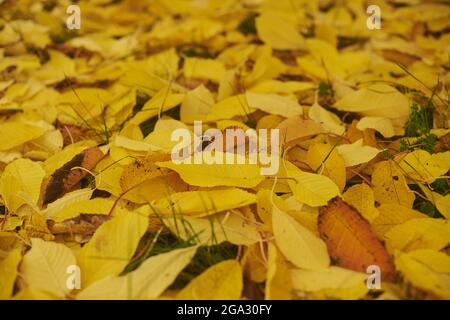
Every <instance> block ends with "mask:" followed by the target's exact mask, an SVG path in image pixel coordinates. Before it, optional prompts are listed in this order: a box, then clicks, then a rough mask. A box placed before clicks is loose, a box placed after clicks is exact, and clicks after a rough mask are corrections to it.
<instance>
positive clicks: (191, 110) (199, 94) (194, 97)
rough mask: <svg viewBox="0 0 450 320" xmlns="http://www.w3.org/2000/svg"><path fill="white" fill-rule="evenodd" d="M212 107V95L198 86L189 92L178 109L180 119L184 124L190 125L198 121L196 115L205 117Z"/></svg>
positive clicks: (201, 86) (204, 88)
mask: <svg viewBox="0 0 450 320" xmlns="http://www.w3.org/2000/svg"><path fill="white" fill-rule="evenodd" d="M213 105H214V98H213V95H212V93H211V92H210V91H209V90H208V89H207V88H206V87H205V86H204V85H200V86H198V87H197V88H195V89H194V90H191V91H189V92H188V93H187V94H186V96H185V98H184V100H183V103H182V104H181V107H180V119H181V121H183V122H185V123H192V122H194V121H195V120H197V119H198V115H207V114H208V113H209V111H210V110H211V108H212V106H213Z"/></svg>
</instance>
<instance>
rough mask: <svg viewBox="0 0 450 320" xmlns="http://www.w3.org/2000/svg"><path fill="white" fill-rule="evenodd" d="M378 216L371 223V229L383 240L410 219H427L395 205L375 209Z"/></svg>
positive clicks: (383, 205)
mask: <svg viewBox="0 0 450 320" xmlns="http://www.w3.org/2000/svg"><path fill="white" fill-rule="evenodd" d="M377 210H378V213H379V215H378V216H377V217H376V218H375V219H374V220H373V221H372V222H371V224H372V229H373V231H375V233H376V234H377V235H378V237H380V238H383V237H384V234H385V233H386V232H388V231H389V230H390V229H392V228H393V227H395V226H397V225H400V224H402V223H404V222H406V221H408V220H411V219H420V218H427V216H426V215H424V214H423V213H421V212H419V211H416V210H413V209H410V208H408V207H404V206H401V205H399V204H395V203H387V204H382V205H381V206H379V207H378V208H377Z"/></svg>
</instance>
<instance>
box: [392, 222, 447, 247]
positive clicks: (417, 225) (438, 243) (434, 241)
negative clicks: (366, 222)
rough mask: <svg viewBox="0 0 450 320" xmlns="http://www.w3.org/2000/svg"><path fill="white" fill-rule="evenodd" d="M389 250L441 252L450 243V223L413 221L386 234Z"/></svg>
mask: <svg viewBox="0 0 450 320" xmlns="http://www.w3.org/2000/svg"><path fill="white" fill-rule="evenodd" d="M384 239H385V240H386V243H387V245H388V248H390V249H391V251H393V249H397V250H402V251H411V250H417V249H432V250H437V251H439V250H441V249H443V248H445V247H446V246H447V245H448V244H449V243H450V222H449V221H448V220H443V219H432V218H422V219H411V220H408V221H406V222H404V223H402V224H400V225H397V226H395V227H393V228H391V229H390V230H389V231H387V232H386V233H385V234H384Z"/></svg>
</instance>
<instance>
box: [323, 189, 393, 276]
mask: <svg viewBox="0 0 450 320" xmlns="http://www.w3.org/2000/svg"><path fill="white" fill-rule="evenodd" d="M319 233H320V236H321V238H322V239H323V240H324V241H325V243H326V244H327V247H328V253H329V254H330V257H331V258H332V260H334V261H336V263H337V264H338V265H339V266H341V267H344V268H347V269H351V270H354V271H360V272H364V273H366V272H367V267H368V266H370V265H377V266H379V267H380V269H381V272H382V273H381V276H382V280H384V281H392V280H393V278H394V273H395V267H394V264H393V262H392V259H391V257H390V255H389V253H388V252H387V251H386V248H385V247H384V245H383V244H382V243H381V241H380V240H378V238H377V237H376V235H375V233H374V232H373V231H372V229H371V227H370V225H369V223H368V222H367V221H366V220H364V218H363V217H362V216H361V215H360V214H359V212H358V211H357V210H356V209H354V208H353V207H351V206H350V205H348V204H347V203H346V202H344V201H343V200H342V199H341V198H339V197H336V198H334V199H332V200H330V202H329V203H328V205H327V206H325V207H321V208H320V210H319Z"/></svg>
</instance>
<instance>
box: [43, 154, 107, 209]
mask: <svg viewBox="0 0 450 320" xmlns="http://www.w3.org/2000/svg"><path fill="white" fill-rule="evenodd" d="M103 157H104V154H103V152H102V151H101V150H100V149H99V148H98V147H92V148H89V149H86V150H84V151H83V152H80V153H79V154H77V155H76V156H75V157H73V158H72V160H70V161H69V162H67V163H66V164H65V165H63V166H62V167H61V168H59V169H58V170H56V171H55V173H53V174H52V175H51V177H50V179H49V180H48V182H47V184H46V186H45V188H44V190H45V193H44V202H43V204H44V205H46V204H48V203H51V202H53V201H55V200H56V199H58V198H60V197H61V196H63V195H64V194H65V193H67V192H69V191H71V190H72V188H73V187H74V186H76V185H77V184H78V183H79V182H80V181H81V179H83V178H84V177H86V175H87V174H88V171H89V170H92V169H93V168H94V167H95V165H96V164H97V163H98V162H99V161H100V160H101V159H102V158H103ZM81 168H83V169H81Z"/></svg>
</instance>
